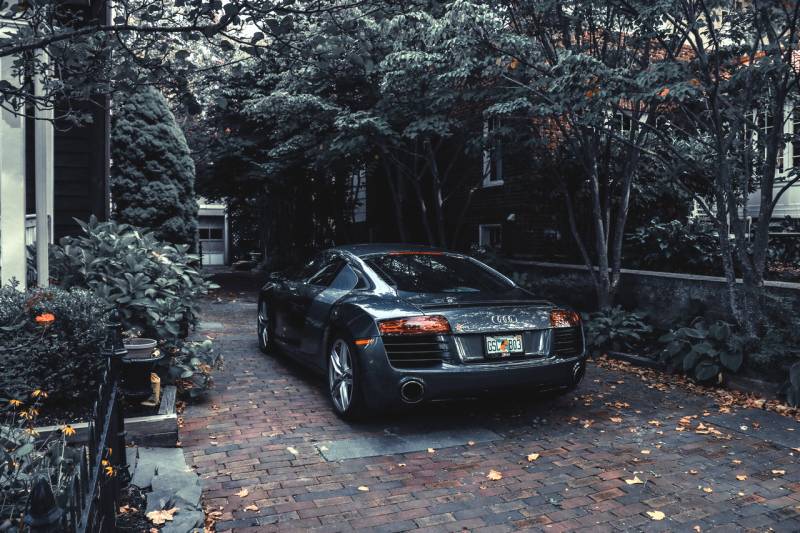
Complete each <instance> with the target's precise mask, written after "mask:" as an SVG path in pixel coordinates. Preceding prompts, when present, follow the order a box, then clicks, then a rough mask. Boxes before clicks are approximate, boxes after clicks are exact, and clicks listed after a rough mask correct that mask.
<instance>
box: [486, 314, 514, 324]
mask: <svg viewBox="0 0 800 533" xmlns="http://www.w3.org/2000/svg"><path fill="white" fill-rule="evenodd" d="M516 321H517V317H515V316H514V315H492V324H513V323H514V322H516Z"/></svg>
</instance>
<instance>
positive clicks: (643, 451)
mask: <svg viewBox="0 0 800 533" xmlns="http://www.w3.org/2000/svg"><path fill="white" fill-rule="evenodd" d="M641 453H642V455H650V450H642V452H641Z"/></svg>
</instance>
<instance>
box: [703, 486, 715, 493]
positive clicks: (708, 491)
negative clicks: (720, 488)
mask: <svg viewBox="0 0 800 533" xmlns="http://www.w3.org/2000/svg"><path fill="white" fill-rule="evenodd" d="M703 492H706V493H708V494H711V493H712V492H714V489H712V488H711V487H703Z"/></svg>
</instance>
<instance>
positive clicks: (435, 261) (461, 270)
mask: <svg viewBox="0 0 800 533" xmlns="http://www.w3.org/2000/svg"><path fill="white" fill-rule="evenodd" d="M365 262H366V263H367V264H368V265H369V266H370V267H371V268H372V269H373V270H375V271H376V273H377V274H378V275H379V276H381V277H382V278H383V279H384V281H386V282H387V283H389V284H390V285H393V286H394V287H396V288H397V290H400V291H407V292H452V293H469V292H492V291H507V290H509V289H510V288H511V285H509V283H508V282H507V281H506V280H505V279H503V278H501V277H499V276H498V275H496V274H494V273H493V272H491V271H490V270H487V269H486V268H484V267H482V266H481V265H479V264H478V263H476V262H474V261H472V260H470V259H467V258H464V257H458V256H454V255H447V254H431V253H419V254H415V253H402V254H384V255H376V256H372V257H369V258H367V259H366V260H365Z"/></svg>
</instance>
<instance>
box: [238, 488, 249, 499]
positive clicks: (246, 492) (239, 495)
mask: <svg viewBox="0 0 800 533" xmlns="http://www.w3.org/2000/svg"><path fill="white" fill-rule="evenodd" d="M248 494H250V491H249V490H247V489H242V490H240V491H239V492H237V493H236V495H237V496H238V497H240V498H244V497H245V496H247V495H248Z"/></svg>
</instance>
